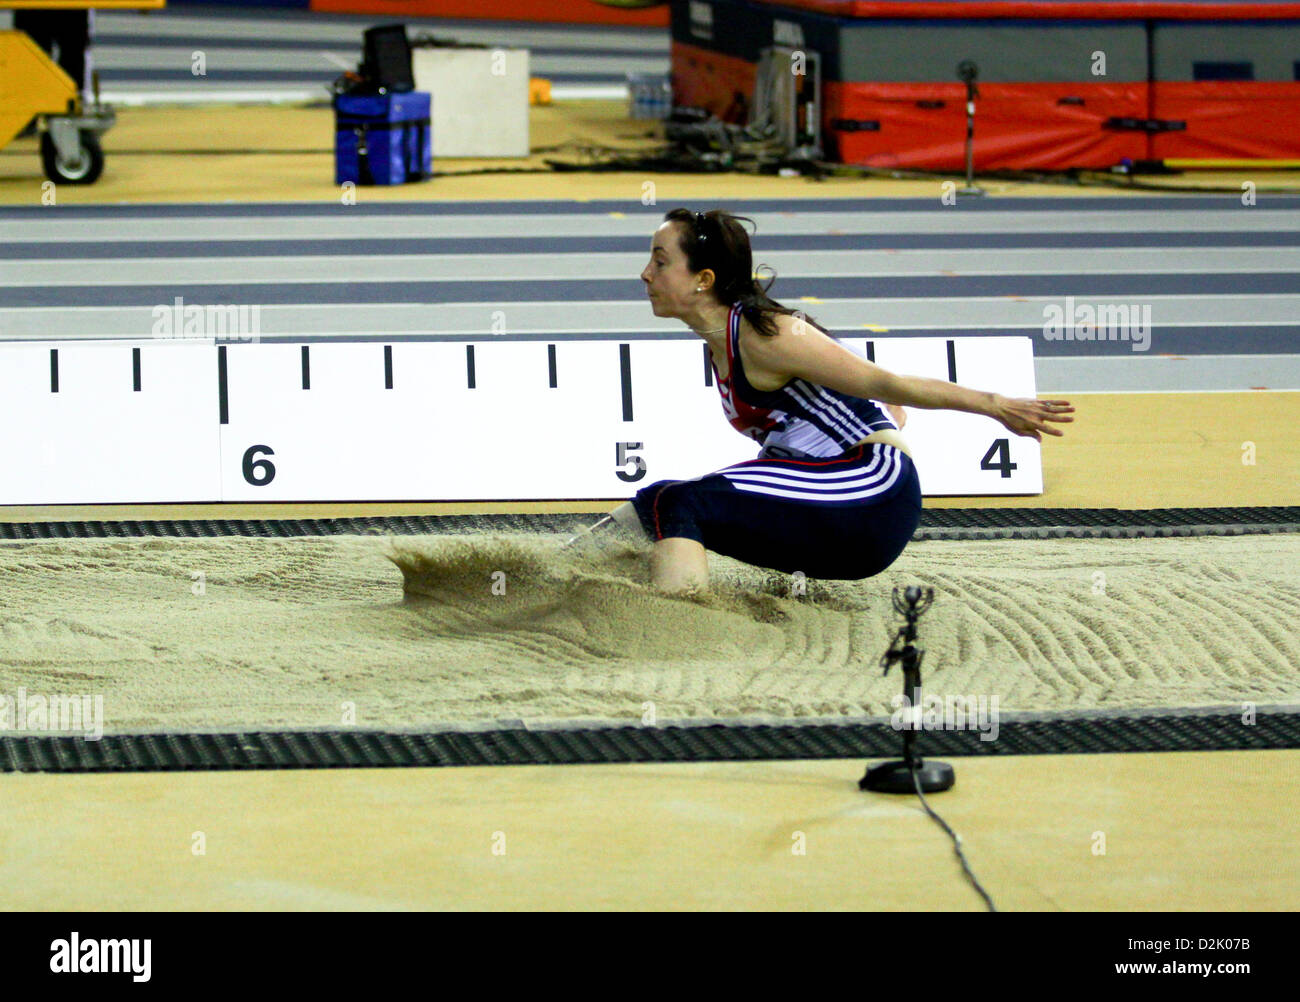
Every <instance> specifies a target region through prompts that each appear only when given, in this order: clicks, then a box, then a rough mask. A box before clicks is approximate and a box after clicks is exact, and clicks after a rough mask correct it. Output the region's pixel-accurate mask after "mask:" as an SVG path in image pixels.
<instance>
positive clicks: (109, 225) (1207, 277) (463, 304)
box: [0, 195, 1300, 392]
mask: <svg viewBox="0 0 1300 1002" xmlns="http://www.w3.org/2000/svg"><path fill="white" fill-rule="evenodd" d="M727 207H729V208H732V209H734V210H736V211H743V212H744V213H745V214H747V215H749V216H750V217H751V218H753V219H754V221H755V223H756V225H757V236H756V237H755V251H756V254H755V260H756V262H757V263H760V264H762V263H765V264H768V265H770V266H772V267H773V268H774V269H775V271H776V272H777V274H778V275H779V276H780V278H779V281H778V283H777V285H776V286H775V287H774V289H773V292H774V294H775V295H776V296H777V297H778V298H779V299H782V300H784V301H786V302H787V303H789V304H790V305H792V306H796V307H798V308H801V309H805V310H806V311H807V312H808V313H809V314H810V315H812V316H813V317H814V318H815V319H817V320H818V321H819V322H821V323H823V324H825V325H827V326H828V327H830V328H831V329H832V330H834V331H835V332H836V333H837V334H839V335H841V336H845V337H873V338H875V337H890V336H953V335H961V336H972V335H1008V334H1020V335H1029V336H1033V337H1035V339H1036V342H1035V355H1036V357H1037V359H1038V383H1039V387H1040V389H1042V390H1047V391H1052V392H1063V391H1072V392H1107V391H1139V390H1165V391H1175V390H1180V391H1188V390H1242V389H1249V388H1255V387H1268V388H1270V389H1300V352H1298V351H1297V348H1296V346H1297V343H1298V341H1297V335H1300V200H1297V199H1293V198H1267V197H1265V198H1261V199H1260V201H1259V203H1258V204H1257V205H1255V206H1253V207H1249V208H1247V207H1243V206H1242V205H1241V203H1240V200H1239V199H1238V198H1236V197H1234V196H1231V195H1228V196H1221V197H1192V198H1187V197H1180V196H1173V195H1171V196H1167V197H1150V198H1146V197H1144V198H1136V199H1132V200H1129V199H1122V198H1115V199H1106V198H1084V199H1071V198H1034V199H1025V200H1012V199H1003V200H998V201H993V200H989V201H985V202H982V203H981V204H980V205H979V207H978V208H974V207H968V206H963V207H961V208H956V209H954V208H951V207H948V206H944V205H943V204H942V203H941V201H940V200H939V199H938V198H935V199H933V200H925V199H909V200H901V201H890V202H887V203H885V202H875V201H874V200H863V199H855V200H844V201H839V202H837V201H832V200H827V199H824V198H813V199H809V200H807V201H802V200H799V199H794V198H791V199H782V200H769V201H754V200H750V201H746V202H741V203H736V204H735V205H728V206H727ZM356 208H359V209H360V211H355V212H350V211H349V210H348V209H347V208H343V207H340V206H336V205H324V204H308V203H293V204H276V205H269V206H258V205H242V206H230V205H211V206H208V205H204V206H177V205H168V206H140V205H133V206H121V207H115V206H101V207H96V208H95V209H93V210H92V209H86V208H81V209H70V210H69V211H67V212H64V211H62V210H57V209H56V210H32V211H25V210H24V209H22V208H21V207H11V208H6V209H3V210H0V244H3V245H4V246H5V247H6V251H5V253H4V254H3V255H0V339H3V340H50V339H70V340H73V339H98V338H148V337H149V336H150V334H151V331H152V329H153V326H154V324H153V320H154V316H155V313H154V308H155V307H156V306H168V307H169V306H171V304H172V303H173V302H174V300H175V298H177V297H179V298H181V299H182V300H183V301H184V302H185V303H186V304H200V305H203V304H235V305H257V306H259V307H260V311H261V330H262V338H263V340H266V341H276V340H280V341H286V340H287V341H329V340H338V339H343V340H384V341H393V340H401V339H430V338H448V337H449V338H467V337H469V338H485V339H486V338H505V339H528V340H535V339H541V338H546V339H563V338H565V337H570V336H572V337H582V338H591V337H600V338H620V339H638V338H665V337H667V338H681V337H686V338H689V337H691V336H692V335H690V334H689V332H687V331H685V329H684V328H683V327H682V326H681V325H679V324H676V323H674V322H669V321H662V320H659V319H657V318H655V317H654V316H653V314H652V313H651V312H650V310H649V308H648V306H647V304H646V302H645V299H644V294H643V288H642V286H641V283H640V281H639V280H638V278H637V276H638V275H639V273H640V271H641V268H642V267H643V266H644V264H645V260H646V251H645V250H641V249H638V248H639V245H642V244H644V246H645V247H646V248H648V245H649V238H650V234H651V233H652V232H653V230H654V227H655V226H656V225H657V223H658V221H659V219H660V218H661V216H662V212H663V211H664V210H666V209H667V208H669V207H668V206H651V207H645V206H642V205H640V204H639V202H632V203H624V202H621V201H616V200H611V201H603V202H567V203H563V202H562V203H549V204H548V203H542V204H538V203H529V202H518V201H501V202H486V203H474V204H473V205H464V204H460V205H455V204H452V203H436V202H434V203H424V204H417V203H405V204H387V205H385V206H383V207H379V206H364V207H356ZM919 234H924V235H927V238H928V240H929V241H930V244H929V245H928V246H925V247H916V246H908V240H909V239H915V238H916V237H917V236H918V235H919ZM1116 235H1119V236H1120V237H1123V236H1125V235H1127V236H1128V237H1129V238H1130V244H1126V243H1125V241H1124V240H1123V239H1120V240H1118V242H1117V240H1116V239H1115V236H1116ZM1254 235H1259V236H1261V237H1262V236H1268V237H1270V238H1271V239H1270V242H1269V244H1268V245H1267V246H1255V245H1254V244H1253V241H1252V237H1253V236H1254ZM1027 237H1036V238H1037V239H1039V240H1041V241H1044V242H1045V245H1044V246H1031V247H1026V246H1025V245H1024V241H1025V240H1026V238H1027ZM1094 238H1095V239H1096V241H1097V245H1095V246H1094V245H1092V240H1093V239H1094ZM358 240H364V241H365V250H364V252H357V253H353V254H348V253H346V252H344V253H340V252H339V251H340V250H343V249H345V248H346V247H347V246H348V243H349V242H350V241H358ZM765 240H767V241H770V242H771V244H772V245H773V246H772V248H771V249H770V250H769V249H767V245H766V244H765V242H764V241H765ZM313 241H325V242H329V243H330V244H331V247H332V248H333V249H334V251H333V252H332V253H331V252H328V251H327V250H324V249H320V250H316V251H311V252H304V249H303V247H304V244H305V243H306V244H310V243H311V242H313ZM511 241H515V242H518V241H531V243H529V244H528V245H527V246H524V247H520V246H517V245H512V244H511ZM820 241H826V242H828V243H829V244H830V245H831V246H830V247H827V248H823V247H820V246H819V242H820ZM946 241H951V242H952V244H953V246H946V244H945V242H946ZM1220 241H1221V242H1220ZM894 244H899V245H900V246H894ZM82 247H84V248H85V252H84V253H82V252H79V250H78V248H82ZM462 248H463V249H462ZM163 251H166V252H165V253H164V252H163ZM175 251H180V253H176V252H175ZM1067 297H1069V299H1072V300H1073V302H1074V304H1075V305H1076V306H1082V305H1090V306H1093V307H1106V306H1115V305H1122V306H1126V307H1130V308H1132V309H1133V310H1134V313H1133V316H1134V317H1136V316H1137V315H1138V314H1137V312H1136V311H1137V310H1139V309H1146V308H1149V310H1150V316H1151V327H1150V339H1149V347H1148V350H1146V351H1137V350H1134V349H1135V348H1136V345H1135V344H1133V343H1130V341H1128V340H1127V339H1112V340H1098V341H1075V340H1072V339H1067V340H1059V341H1049V340H1047V339H1046V338H1045V337H1044V336H1043V334H1044V324H1045V318H1046V317H1047V316H1048V315H1049V311H1051V310H1053V309H1054V308H1064V306H1065V305H1066V303H1067V302H1068V301H1069V299H1067ZM502 314H503V315H504V321H505V329H506V333H504V334H500V333H495V332H494V330H493V327H494V324H495V325H496V330H497V331H499V330H500V326H501V325H500V321H499V317H500V315H502Z"/></svg>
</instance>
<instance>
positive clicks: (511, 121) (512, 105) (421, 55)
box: [411, 45, 528, 160]
mask: <svg viewBox="0 0 1300 1002" xmlns="http://www.w3.org/2000/svg"><path fill="white" fill-rule="evenodd" d="M411 69H412V72H413V73H414V75H415V89H416V90H419V91H427V92H428V93H429V94H432V95H433V116H432V118H433V158H434V160H437V159H438V158H439V157H526V156H528V50H527V49H480V48H459V47H452V46H427V45H426V46H416V47H414V48H412V49H411Z"/></svg>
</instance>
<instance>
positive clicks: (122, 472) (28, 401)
mask: <svg viewBox="0 0 1300 1002" xmlns="http://www.w3.org/2000/svg"><path fill="white" fill-rule="evenodd" d="M841 341H842V343H843V344H844V345H845V346H846V347H848V348H850V349H851V350H853V351H856V352H858V353H859V354H862V355H864V356H867V357H869V358H874V360H875V361H876V362H878V363H879V364H880V365H883V366H885V367H886V368H888V369H891V370H893V371H895V372H899V373H905V374H910V375H922V376H931V377H934V378H938V379H949V378H952V377H954V376H955V377H956V380H957V381H958V382H960V383H962V384H963V385H966V386H971V387H974V388H976V389H982V390H992V391H994V392H998V393H1002V394H1004V395H1007V396H1021V397H1032V396H1034V395H1035V387H1034V365H1033V348H1032V343H1031V340H1030V339H1029V338H1027V337H987V338H974V337H966V338H961V337H958V338H873V339H864V338H851V337H850V338H842V339H841ZM706 350H707V349H706V348H705V346H704V345H702V344H700V343H699V342H698V341H694V340H632V341H626V342H619V341H613V340H601V341H592V340H587V341H562V342H556V343H548V342H546V341H521V340H502V339H497V340H474V341H398V342H394V343H392V344H384V343H382V342H355V341H352V342H317V343H311V344H291V343H268V342H261V343H246V342H245V343H230V344H217V343H214V342H212V341H211V340H148V341H61V342H21V343H6V344H0V422H2V425H0V426H2V427H3V429H4V433H3V436H2V437H0V504H104V503H126V502H140V503H164V502H203V501H417V500H422V501H457V500H507V499H541V500H548V499H588V498H590V499H608V500H619V499H625V498H628V497H630V496H631V495H632V494H633V493H635V492H636V491H637V490H639V489H640V488H641V487H644V486H647V485H649V484H651V483H654V482H655V481H658V480H668V479H689V478H692V477H698V476H701V475H703V474H706V473H709V472H711V471H713V470H715V469H718V468H720V467H723V466H726V465H729V464H731V463H735V462H740V461H742V460H746V459H753V458H754V457H755V456H756V454H757V451H758V445H757V443H755V442H753V441H752V440H750V439H748V438H746V437H745V436H743V435H740V434H739V433H737V432H736V431H735V430H734V429H733V428H732V427H731V425H729V424H728V423H727V420H726V418H725V416H724V415H723V412H722V407H721V403H720V401H719V399H718V392H717V388H716V387H715V386H714V385H713V377H712V372H711V371H710V370H709V368H708V364H707V355H706V353H705V352H706ZM908 417H909V420H908V423H907V427H906V429H905V434H906V436H907V438H908V440H909V442H910V443H911V445H912V447H913V453H914V454H915V457H916V463H917V467H918V469H919V471H920V476H921V485H922V489H923V491H924V492H925V493H926V494H927V495H996V494H1040V493H1042V489H1043V482H1042V464H1041V459H1040V453H1039V445H1038V443H1037V442H1034V441H1033V440H1032V439H1028V438H1021V437H1017V436H1014V435H1012V434H1010V433H1009V432H1007V430H1006V429H1005V428H1003V427H1002V426H1001V425H1000V424H998V423H997V422H996V421H993V420H992V419H990V418H983V417H979V416H976V415H970V414H959V413H954V412H949V411H922V410H916V409H911V408H909V410H908Z"/></svg>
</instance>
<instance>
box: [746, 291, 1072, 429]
mask: <svg viewBox="0 0 1300 1002" xmlns="http://www.w3.org/2000/svg"><path fill="white" fill-rule="evenodd" d="M773 319H775V320H776V321H777V327H778V331H779V333H778V334H777V335H776V336H775V337H770V338H755V339H754V341H752V342H748V343H747V353H748V357H749V359H750V362H751V364H755V365H758V366H761V367H762V368H763V369H764V370H765V371H766V372H768V373H771V374H774V375H775V374H779V375H781V376H782V377H784V378H786V379H795V378H798V379H806V380H807V381H808V382H810V383H817V384H818V385H821V386H825V387H826V388H827V389H831V390H838V391H839V392H840V393H848V394H851V395H852V396H855V397H869V398H870V399H872V400H879V401H880V402H881V403H886V404H899V405H902V406H905V407H920V408H922V409H923V410H953V411H966V412H968V413H971V414H983V415H984V416H986V417H991V418H994V419H995V420H998V421H1000V422H1002V424H1004V425H1005V426H1006V427H1007V428H1008V429H1010V430H1011V431H1013V432H1015V433H1016V434H1017V435H1026V436H1028V437H1029V438H1033V439H1037V440H1038V441H1042V435H1041V434H1040V433H1046V434H1048V435H1060V434H1062V432H1061V431H1060V429H1057V428H1053V427H1051V425H1050V424H1049V423H1048V422H1052V423H1061V422H1070V421H1073V420H1074V418H1072V417H1069V415H1070V414H1072V413H1073V412H1074V408H1073V407H1072V406H1070V403H1069V401H1066V400H1027V399H1013V398H1011V397H1004V396H1001V395H1000V394H997V393H984V392H981V391H979V390H972V389H970V388H969V387H965V386H959V385H958V384H956V383H949V382H947V381H946V380H943V379H927V378H926V377H924V376H900V375H898V374H897V373H894V372H890V371H889V370H888V369H884V368H881V367H880V366H878V365H876V364H875V363H874V362H868V361H867V360H866V359H865V358H862V357H861V356H860V355H855V354H854V353H853V352H851V351H849V350H848V349H847V348H845V347H844V346H843V345H841V344H839V343H837V342H835V341H833V340H832V339H831V338H829V337H827V336H826V335H825V334H823V333H822V332H821V331H819V330H817V329H816V328H815V327H813V326H812V325H811V324H809V323H807V322H805V321H802V320H800V319H799V318H797V317H790V316H777V317H775V318H773Z"/></svg>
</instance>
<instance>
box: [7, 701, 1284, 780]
mask: <svg viewBox="0 0 1300 1002" xmlns="http://www.w3.org/2000/svg"><path fill="white" fill-rule="evenodd" d="M1242 717H1243V715H1242V714H1241V713H1238V712H1227V713H1208V714H1207V713H1197V712H1195V711H1188V712H1186V713H1168V712H1163V713H1162V712H1151V713H1149V714H1146V715H1134V716H1128V717H1117V716H1114V715H1105V716H1076V717H1071V718H1068V719H1041V720H1019V721H1008V722H1003V723H1002V724H1001V726H1000V727H999V730H998V734H997V738H996V740H990V741H984V740H981V737H980V733H979V732H978V731H975V730H951V731H940V730H933V731H925V732H923V733H922V734H921V735H920V736H919V737H918V738H917V749H918V751H919V752H920V754H921V755H922V756H936V755H943V756H977V755H1087V754H1106V753H1124V752H1188V751H1242V750H1264V749H1295V748H1300V713H1296V712H1289V711H1288V712H1270V711H1267V710H1261V711H1259V712H1258V713H1257V714H1256V715H1255V717H1254V722H1253V723H1250V724H1247V723H1245V722H1244V721H1243V719H1242ZM901 743H902V742H901V736H900V734H899V732H898V731H895V730H894V729H893V728H891V727H890V725H889V724H888V723H887V722H881V723H852V724H817V725H799V724H775V725H753V726H735V725H727V724H710V725H695V726H665V727H586V728H565V729H555V730H545V729H528V728H524V727H516V728H509V729H502V730H483V731H435V732H427V733H419V732H384V731H268V732H262V731H258V732H251V733H243V732H239V733H215V734H127V735H108V736H105V737H103V738H101V739H100V740H98V741H89V740H86V739H85V738H82V737H69V736H57V737H56V736H39V737H30V736H29V737H14V736H4V737H0V772H186V771H211V770H219V771H220V770H248V769H337V768H394V767H438V766H475V765H477V766H483V765H574V764H614V763H634V762H759V761H773V760H792V759H846V758H847V759H875V758H896V757H899V755H900V750H901Z"/></svg>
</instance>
